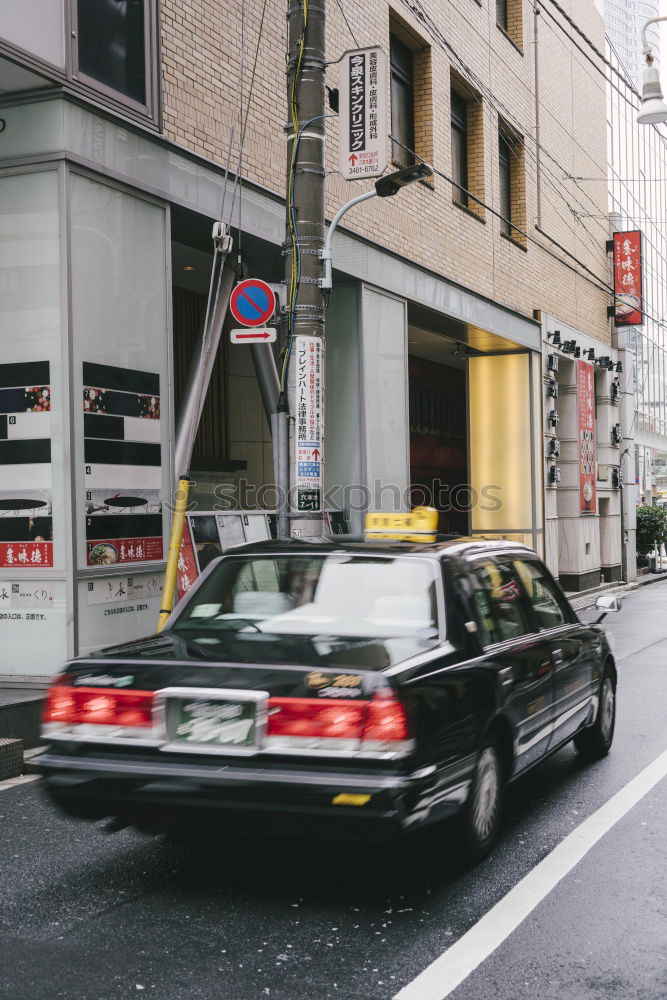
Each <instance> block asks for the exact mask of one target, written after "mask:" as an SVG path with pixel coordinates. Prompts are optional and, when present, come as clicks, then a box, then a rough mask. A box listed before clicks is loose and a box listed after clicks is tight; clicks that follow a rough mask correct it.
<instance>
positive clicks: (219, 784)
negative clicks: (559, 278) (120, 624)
mask: <svg viewBox="0 0 667 1000" xmlns="http://www.w3.org/2000/svg"><path fill="white" fill-rule="evenodd" d="M598 603H599V606H600V608H601V609H602V610H603V611H604V612H606V611H607V610H617V609H618V606H620V605H619V604H618V600H617V599H616V598H609V597H605V598H602V599H600V601H599V602H598ZM615 693H616V666H615V664H614V658H613V655H612V651H611V649H610V646H609V644H608V641H607V639H606V636H605V634H604V631H603V630H602V628H601V627H600V625H599V624H584V623H582V622H581V621H580V620H579V619H578V617H577V615H576V614H575V612H574V611H573V610H572V608H571V606H570V604H569V603H568V601H567V599H566V598H565V596H564V594H563V592H562V591H561V589H560V587H559V586H558V584H557V583H556V582H555V581H554V579H553V578H552V576H551V574H550V573H549V571H548V570H547V568H546V567H545V565H544V564H543V563H542V562H541V561H540V559H539V558H538V557H537V556H536V555H535V553H534V552H532V551H531V550H530V549H528V548H526V547H524V546H522V545H519V544H514V543H511V542H489V541H479V540H475V539H471V540H465V541H462V540H451V541H444V542H443V541H436V542H427V543H424V542H415V541H388V540H381V539H375V540H373V541H369V540H368V539H367V538H366V539H357V540H355V539H351V538H344V537H333V538H331V539H328V540H319V541H312V542H308V541H297V540H290V541H278V540H275V541H267V542H262V543H258V544H254V545H246V546H242V547H239V548H236V549H233V550H231V551H229V552H228V553H227V554H225V555H223V556H222V557H221V558H219V559H217V560H215V562H213V563H212V564H211V565H210V566H209V567H208V568H207V570H206V571H205V573H204V574H203V575H202V577H201V578H200V579H199V581H198V582H197V584H196V585H195V587H194V588H193V589H192V590H191V591H190V592H189V593H188V595H187V596H186V597H185V598H184V599H183V600H182V601H181V603H180V604H179V605H178V606H177V608H176V609H175V611H174V613H173V614H172V616H171V618H170V619H169V621H168V622H167V627H166V629H165V630H164V631H163V632H162V633H160V634H159V635H154V636H150V637H148V638H145V639H140V640H137V641H134V642H130V643H127V644H125V645H119V646H115V647H112V648H107V649H103V650H101V651H100V652H99V653H96V654H94V655H92V656H85V657H80V658H78V659H74V660H72V661H71V662H69V663H68V664H67V665H66V666H65V667H64V669H63V672H62V673H61V674H60V676H58V677H57V678H56V679H55V681H54V683H53V684H52V686H51V688H50V690H49V692H48V697H47V700H46V703H45V709H44V717H43V739H44V742H45V743H46V744H47V747H46V750H45V752H44V753H43V754H42V755H41V757H40V758H39V759H38V766H39V768H40V770H41V773H42V775H43V780H42V784H43V787H44V789H45V791H46V792H47V793H48V795H49V797H50V798H51V800H52V801H53V802H54V803H56V804H57V805H58V806H60V807H61V808H62V809H64V810H65V811H66V812H67V813H68V814H70V815H74V816H78V817H84V818H89V819H100V818H103V817H111V818H113V821H114V822H115V823H116V824H118V825H123V824H132V825H135V826H137V827H139V828H140V829H144V830H149V831H152V832H157V831H178V830H181V829H182V828H184V827H191V830H192V832H194V833H195V834H198V833H199V832H203V831H205V830H222V831H227V832H230V833H244V832H251V833H276V832H278V833H295V834H298V835H317V836H325V837H338V836H340V837H343V836H353V837H363V838H365V837H369V838H373V837H377V838H389V837H392V836H395V835H398V834H401V833H405V832H407V831H410V830H413V829H416V828H418V827H420V826H423V825H425V824H430V823H434V822H436V821H439V820H441V819H443V818H444V817H447V816H450V815H452V814H455V813H458V814H459V821H460V824H461V829H462V831H463V833H464V836H465V840H466V842H467V845H468V848H469V850H470V853H471V854H472V855H473V856H474V857H482V856H483V855H484V854H485V853H486V852H487V851H488V850H489V849H490V847H491V846H492V844H493V842H494V840H495V839H496V837H497V835H498V830H499V825H500V820H501V809H502V802H503V792H504V789H505V788H506V786H507V784H508V783H509V782H511V781H513V780H514V779H516V778H517V777H518V776H519V775H521V774H523V773H524V772H525V771H526V770H527V769H528V768H531V767H533V766H535V765H537V764H539V762H540V761H542V760H543V759H544V758H545V757H546V756H547V755H548V754H552V753H554V752H555V751H556V750H558V749H559V748H560V747H562V746H563V745H564V744H566V743H567V742H568V741H569V740H574V743H575V746H576V748H577V750H578V751H579V752H580V753H581V754H583V755H585V756H586V757H588V758H596V757H601V756H604V755H605V754H606V753H607V752H608V751H609V748H610V746H611V742H612V738H613V733H614V718H615Z"/></svg>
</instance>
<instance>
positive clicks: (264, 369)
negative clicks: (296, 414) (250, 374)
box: [250, 344, 280, 427]
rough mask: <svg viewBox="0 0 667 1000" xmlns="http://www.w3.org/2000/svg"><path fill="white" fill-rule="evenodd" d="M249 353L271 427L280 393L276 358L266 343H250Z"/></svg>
mask: <svg viewBox="0 0 667 1000" xmlns="http://www.w3.org/2000/svg"><path fill="white" fill-rule="evenodd" d="M250 353H251V355H252V361H253V364H254V366H255V374H256V375H257V381H258V382H259V391H260V392H261V394H262V403H263V405H264V413H265V414H266V419H267V420H268V422H269V427H272V418H273V414H274V413H275V412H276V410H277V408H278V396H279V395H280V379H279V378H278V369H277V368H276V359H275V358H274V356H273V351H272V350H271V348H270V346H269V345H268V344H251V345H250Z"/></svg>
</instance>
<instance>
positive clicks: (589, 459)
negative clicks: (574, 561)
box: [577, 361, 596, 514]
mask: <svg viewBox="0 0 667 1000" xmlns="http://www.w3.org/2000/svg"><path fill="white" fill-rule="evenodd" d="M577 384H578V395H579V511H580V513H581V514H595V512H596V497H595V373H594V371H593V366H592V365H589V364H588V363H587V362H586V361H578V362H577Z"/></svg>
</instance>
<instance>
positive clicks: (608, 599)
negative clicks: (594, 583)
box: [595, 594, 623, 625]
mask: <svg viewBox="0 0 667 1000" xmlns="http://www.w3.org/2000/svg"><path fill="white" fill-rule="evenodd" d="M622 606H623V601H622V599H621V598H620V597H619V596H618V594H600V596H599V597H598V599H597V601H596V602H595V607H596V608H597V610H598V611H601V612H602V614H601V615H600V617H599V618H598V619H596V621H595V624H596V625H599V624H600V622H601V621H602V620H603V618H605V617H606V616H607V615H608V614H609V612H610V611H620V610H621V607H622Z"/></svg>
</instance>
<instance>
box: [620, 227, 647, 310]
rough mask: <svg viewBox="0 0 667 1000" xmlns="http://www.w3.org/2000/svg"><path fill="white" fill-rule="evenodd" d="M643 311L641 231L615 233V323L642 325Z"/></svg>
mask: <svg viewBox="0 0 667 1000" xmlns="http://www.w3.org/2000/svg"><path fill="white" fill-rule="evenodd" d="M643 310H644V302H643V298H642V234H641V231H640V230H639V229H635V230H633V231H632V232H629V233H614V322H615V324H616V326H640V325H641V324H642V323H643V322H644V311H643Z"/></svg>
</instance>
